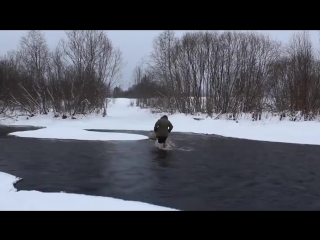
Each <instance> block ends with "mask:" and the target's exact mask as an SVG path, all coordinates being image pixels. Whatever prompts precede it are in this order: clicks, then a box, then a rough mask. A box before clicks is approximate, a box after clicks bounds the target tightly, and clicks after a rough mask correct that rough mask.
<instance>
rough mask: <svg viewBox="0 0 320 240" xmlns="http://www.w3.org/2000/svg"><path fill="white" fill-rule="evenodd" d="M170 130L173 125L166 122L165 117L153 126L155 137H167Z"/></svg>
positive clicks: (166, 118)
mask: <svg viewBox="0 0 320 240" xmlns="http://www.w3.org/2000/svg"><path fill="white" fill-rule="evenodd" d="M172 129H173V125H172V123H171V122H170V121H169V120H168V117H167V116H163V117H162V118H160V119H159V120H158V121H157V122H156V124H155V125H154V132H155V133H156V135H157V137H167V136H168V135H169V133H170V132H171V131H172Z"/></svg>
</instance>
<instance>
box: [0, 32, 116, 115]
mask: <svg viewBox="0 0 320 240" xmlns="http://www.w3.org/2000/svg"><path fill="white" fill-rule="evenodd" d="M121 66H122V57H121V51H120V50H119V49H115V48H114V47H113V45H112V43H111V41H110V39H109V38H108V37H107V35H106V33H105V32H104V31H89V30H85V31H76V30H72V31H66V39H62V40H61V41H60V42H59V44H58V46H57V48H56V49H55V50H53V51H50V50H49V48H48V45H47V42H46V39H45V36H44V34H43V33H42V32H41V31H29V32H28V33H27V34H26V35H25V36H23V37H22V38H21V41H20V46H19V48H18V50H17V51H11V52H8V53H7V54H6V55H5V56H3V57H2V58H1V60H0V114H1V113H8V112H13V111H15V110H18V111H20V112H27V113H29V114H30V115H35V114H47V113H48V112H49V111H53V112H54V113H55V115H56V116H58V115H65V116H68V115H69V116H74V115H75V114H87V113H92V112H101V113H102V114H103V115H104V116H105V115H106V108H107V102H106V99H107V98H109V97H111V95H112V90H113V88H114V87H115V84H118V79H119V77H120V74H121V70H122V69H121Z"/></svg>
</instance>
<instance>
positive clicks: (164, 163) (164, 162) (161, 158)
mask: <svg viewBox="0 0 320 240" xmlns="http://www.w3.org/2000/svg"><path fill="white" fill-rule="evenodd" d="M168 155H169V153H168V152H167V151H163V150H162V151H161V150H160V151H154V152H153V160H154V161H155V162H156V163H157V164H158V166H160V167H171V164H170V159H169V158H168Z"/></svg>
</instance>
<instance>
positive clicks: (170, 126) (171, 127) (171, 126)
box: [168, 121, 173, 133]
mask: <svg viewBox="0 0 320 240" xmlns="http://www.w3.org/2000/svg"><path fill="white" fill-rule="evenodd" d="M172 129H173V125H172V123H171V122H170V121H169V130H168V132H169V133H170V132H171V131H172Z"/></svg>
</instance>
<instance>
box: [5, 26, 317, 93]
mask: <svg viewBox="0 0 320 240" xmlns="http://www.w3.org/2000/svg"><path fill="white" fill-rule="evenodd" d="M44 32H45V35H46V38H47V41H48V45H49V47H50V48H52V49H53V48H54V47H55V46H56V45H57V43H58V41H59V40H60V39H61V38H63V37H64V36H65V35H64V31H62V30H59V31H53V30H50V31H44ZM161 32H162V30H161V31H158V30H157V31H156V30H144V31H141V30H118V31H114V30H113V31H107V33H108V36H109V37H110V39H111V41H112V43H113V44H114V46H115V47H118V48H120V49H121V51H122V53H123V59H124V62H125V63H126V67H125V68H124V69H123V74H122V75H123V77H122V78H123V79H122V82H123V87H127V86H128V84H127V83H128V82H129V81H130V80H131V77H132V72H133V70H134V68H135V67H136V65H137V64H138V63H139V61H140V60H141V59H142V58H143V57H145V56H146V55H148V54H149V53H150V52H151V50H152V42H153V39H154V38H155V37H156V36H157V35H158V34H159V33H161ZM175 32H176V36H181V35H182V34H183V33H185V32H186V31H180V30H179V31H175ZM258 32H262V33H269V34H270V36H271V37H272V38H274V39H277V40H280V41H283V42H287V41H288V40H289V38H290V36H291V35H292V34H293V33H294V31H291V30H270V31H265V30H258ZM25 33H26V31H22V30H21V31H18V30H0V55H3V54H5V53H6V52H7V51H8V50H15V49H17V46H18V44H19V41H20V38H21V36H22V35H23V34H25ZM310 36H311V39H312V42H313V43H314V46H316V45H318V40H319V34H318V31H310Z"/></svg>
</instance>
